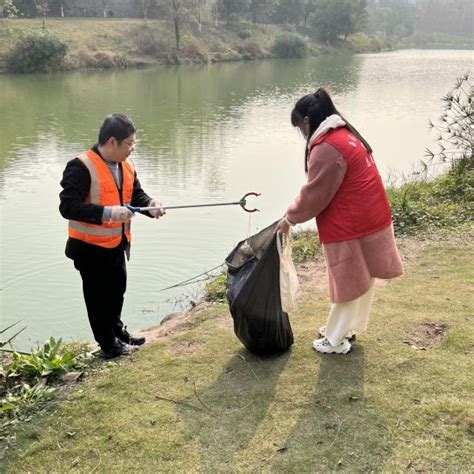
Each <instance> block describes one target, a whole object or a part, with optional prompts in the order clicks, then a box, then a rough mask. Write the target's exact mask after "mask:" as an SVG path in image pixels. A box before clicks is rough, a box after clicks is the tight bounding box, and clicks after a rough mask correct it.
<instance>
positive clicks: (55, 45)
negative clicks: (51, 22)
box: [7, 32, 69, 73]
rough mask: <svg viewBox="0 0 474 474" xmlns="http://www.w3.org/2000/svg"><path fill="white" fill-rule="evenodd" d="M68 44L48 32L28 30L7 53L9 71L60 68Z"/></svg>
mask: <svg viewBox="0 0 474 474" xmlns="http://www.w3.org/2000/svg"><path fill="white" fill-rule="evenodd" d="M68 49H69V47H68V44H67V43H66V42H65V41H64V40H63V39H62V38H60V37H59V36H57V35H55V34H53V33H50V32H41V33H38V32H29V33H26V34H25V35H23V36H22V37H21V38H20V39H19V40H18V41H17V42H16V43H15V45H14V46H13V47H12V48H11V49H10V51H9V52H8V54H7V67H8V70H9V71H10V72H16V73H32V72H50V71H54V70H58V69H62V67H63V61H64V59H65V57H66V54H67V52H68Z"/></svg>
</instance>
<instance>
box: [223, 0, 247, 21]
mask: <svg viewBox="0 0 474 474" xmlns="http://www.w3.org/2000/svg"><path fill="white" fill-rule="evenodd" d="M219 5H220V8H221V10H222V15H221V16H223V17H224V19H225V20H226V22H227V23H228V24H230V23H234V22H235V21H237V20H239V19H240V18H241V17H242V16H244V15H245V14H246V13H247V11H248V6H249V0H220V2H219Z"/></svg>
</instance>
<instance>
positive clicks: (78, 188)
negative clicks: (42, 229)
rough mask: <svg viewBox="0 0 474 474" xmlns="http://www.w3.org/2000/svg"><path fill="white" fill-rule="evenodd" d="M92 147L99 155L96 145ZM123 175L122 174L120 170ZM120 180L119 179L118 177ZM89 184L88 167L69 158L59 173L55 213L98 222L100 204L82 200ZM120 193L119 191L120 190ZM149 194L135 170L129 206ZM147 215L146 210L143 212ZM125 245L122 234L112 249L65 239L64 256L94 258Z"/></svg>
mask: <svg viewBox="0 0 474 474" xmlns="http://www.w3.org/2000/svg"><path fill="white" fill-rule="evenodd" d="M92 150H93V151H94V152H95V153H97V154H98V155H99V156H101V155H100V153H99V150H98V149H97V146H94V147H93V148H92ZM122 176H123V173H122ZM122 179H123V178H122ZM90 185H91V177H90V174H89V171H88V169H87V168H86V166H85V165H84V164H83V163H82V161H81V160H80V159H79V158H74V159H73V160H71V161H69V162H68V164H67V165H66V168H65V170H64V173H63V179H62V180H61V186H62V188H63V190H62V191H61V193H60V194H59V198H60V201H61V202H60V204H59V212H60V213H61V215H62V216H63V217H64V218H65V219H68V220H75V221H81V222H87V223H88V224H97V225H101V224H102V214H103V212H104V206H100V205H97V204H90V203H89V204H87V203H86V202H85V200H86V197H87V195H88V194H89V189H90ZM120 195H121V192H120ZM150 199H151V198H150V196H148V194H146V193H145V191H143V189H142V187H141V184H140V181H139V180H138V178H137V174H136V172H135V180H134V182H133V194H132V202H131V205H132V206H137V207H145V206H147V205H148V203H149V202H150ZM143 214H145V215H148V216H149V217H151V216H150V214H149V213H143ZM128 249H129V244H128V242H127V239H126V237H125V236H124V237H123V239H122V242H121V243H120V244H119V245H118V247H116V248H115V249H106V248H104V247H100V246H98V245H92V244H87V243H85V242H83V241H82V240H78V239H72V238H69V239H68V241H67V243H66V256H67V257H69V258H72V259H73V260H77V259H82V258H97V257H98V256H99V255H100V254H103V253H109V252H116V251H123V250H128Z"/></svg>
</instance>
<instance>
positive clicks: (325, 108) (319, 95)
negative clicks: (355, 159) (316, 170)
mask: <svg viewBox="0 0 474 474" xmlns="http://www.w3.org/2000/svg"><path fill="white" fill-rule="evenodd" d="M333 114H337V115H339V116H340V117H341V118H342V120H344V122H346V127H347V129H348V130H350V132H351V133H352V134H354V135H355V136H356V137H357V138H358V139H359V140H360V141H361V142H362V143H363V144H364V146H365V148H366V149H367V151H368V152H369V153H372V147H371V146H370V145H369V144H368V142H367V141H366V140H365V139H364V138H363V137H362V135H361V134H360V133H359V132H358V131H357V130H356V128H355V127H353V126H352V125H351V124H350V123H349V122H348V121H347V120H346V119H345V118H344V117H343V116H342V115H341V114H340V113H339V112H338V110H337V109H336V107H335V105H334V103H333V101H332V99H331V97H330V95H329V93H328V92H327V91H326V90H325V89H323V88H319V89H318V90H317V91H316V92H315V93H314V94H308V95H305V96H303V97H301V99H299V100H298V101H297V102H296V104H295V106H294V108H293V110H292V111H291V124H292V125H293V126H294V127H298V126H301V124H302V122H303V120H304V118H305V117H308V119H309V134H308V139H307V141H306V147H305V155H304V169H305V172H306V173H307V172H308V154H309V150H308V145H309V140H310V139H311V137H312V136H313V134H314V132H315V131H316V130H317V129H318V127H319V126H320V125H321V123H322V122H323V121H324V120H326V118H328V117H329V116H330V115H333Z"/></svg>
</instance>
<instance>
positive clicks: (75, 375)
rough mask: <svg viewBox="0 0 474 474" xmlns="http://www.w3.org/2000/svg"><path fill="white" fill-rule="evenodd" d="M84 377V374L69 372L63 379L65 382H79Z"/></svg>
mask: <svg viewBox="0 0 474 474" xmlns="http://www.w3.org/2000/svg"><path fill="white" fill-rule="evenodd" d="M83 376H84V372H68V373H67V374H64V375H63V376H62V377H61V381H63V382H77V381H78V380H79V379H81V378H82V377H83Z"/></svg>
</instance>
